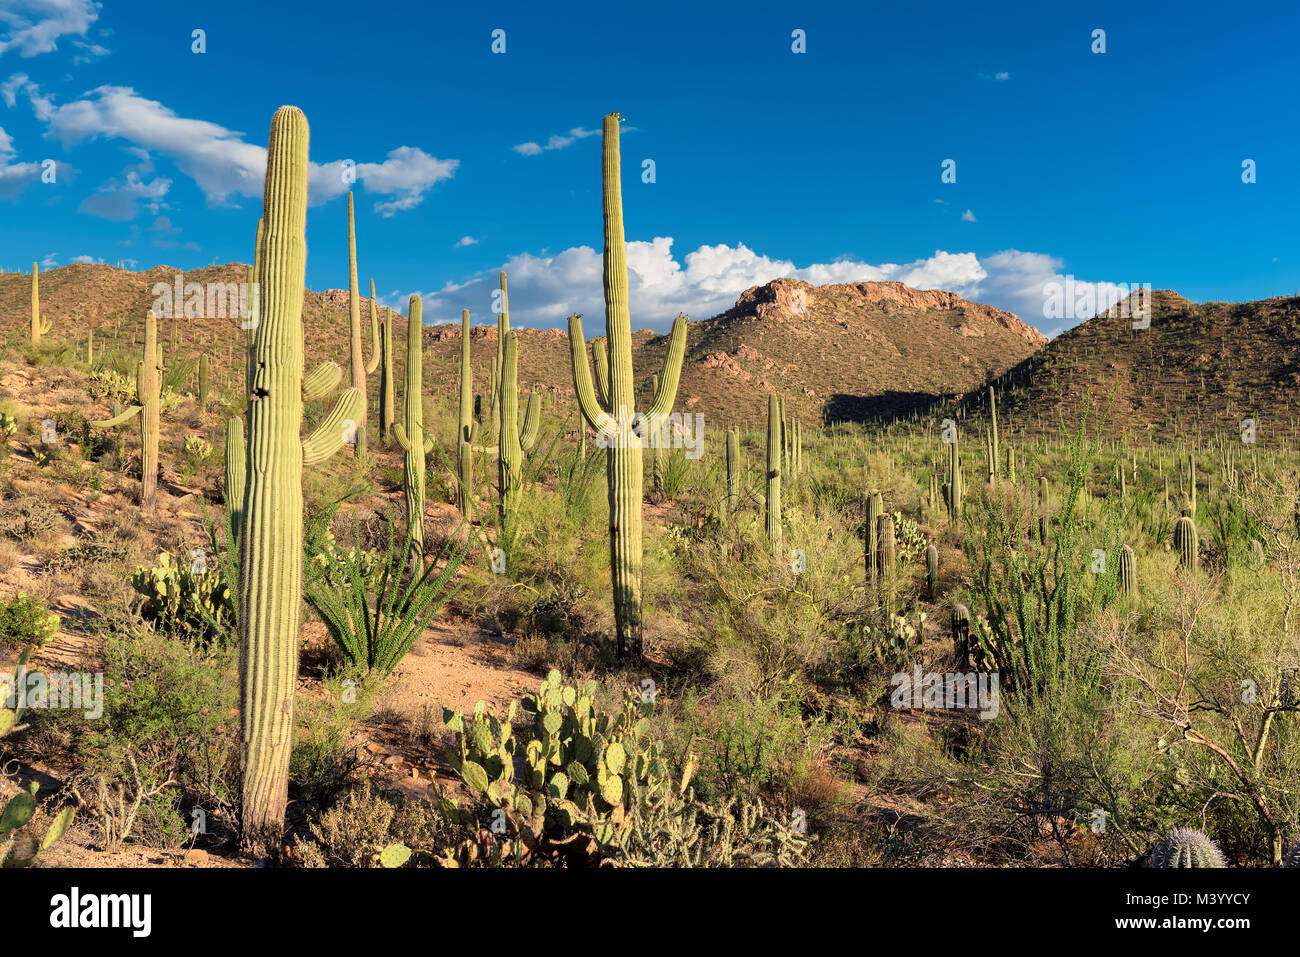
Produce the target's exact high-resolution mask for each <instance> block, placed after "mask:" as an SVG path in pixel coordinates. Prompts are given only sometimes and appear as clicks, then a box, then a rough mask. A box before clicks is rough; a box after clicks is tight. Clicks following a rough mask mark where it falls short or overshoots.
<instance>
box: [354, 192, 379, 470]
mask: <svg viewBox="0 0 1300 957" xmlns="http://www.w3.org/2000/svg"><path fill="white" fill-rule="evenodd" d="M373 302H374V300H373V299H371V303H373ZM373 308H374V306H373V305H372V306H371V309H373ZM348 323H349V333H350V342H351V348H350V352H351V358H352V365H351V371H352V388H354V389H356V390H357V391H358V392H360V393H361V418H359V419H358V420H357V432H356V441H355V443H354V445H353V449H352V451H353V454H354V455H356V457H357V459H358V460H361V461H364V460H365V457H366V414H365V408H366V362H365V359H364V358H363V356H362V355H361V299H360V296H359V293H358V290H357V227H356V219H355V217H354V216H353V210H352V191H351V190H348Z"/></svg>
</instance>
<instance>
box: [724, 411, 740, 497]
mask: <svg viewBox="0 0 1300 957" xmlns="http://www.w3.org/2000/svg"><path fill="white" fill-rule="evenodd" d="M739 501H740V432H739V430H737V429H728V430H727V514H731V513H732V512H734V511H735V510H736V505H737V503H738V502H739Z"/></svg>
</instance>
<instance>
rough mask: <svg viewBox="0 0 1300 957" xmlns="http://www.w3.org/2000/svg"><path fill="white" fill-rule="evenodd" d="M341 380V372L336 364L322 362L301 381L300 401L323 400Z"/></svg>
mask: <svg viewBox="0 0 1300 957" xmlns="http://www.w3.org/2000/svg"><path fill="white" fill-rule="evenodd" d="M342 380H343V370H342V369H340V368H339V366H338V365H337V363H334V362H322V363H321V364H320V365H318V366H317V367H316V368H314V369H312V370H311V372H309V373H308V374H307V377H306V378H305V379H303V380H302V400H303V401H304V402H315V401H316V400H317V399H323V398H325V396H327V395H329V394H330V393H331V392H333V391H334V389H335V387H337V386H338V384H339V382H341V381H342Z"/></svg>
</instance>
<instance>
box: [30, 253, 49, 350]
mask: <svg viewBox="0 0 1300 957" xmlns="http://www.w3.org/2000/svg"><path fill="white" fill-rule="evenodd" d="M49 331H50V324H49V322H48V321H46V319H45V318H44V317H43V316H42V315H41V268H40V266H39V265H37V264H36V263H32V345H34V346H39V345H40V344H41V336H43V335H45V334H46V333H48V332H49Z"/></svg>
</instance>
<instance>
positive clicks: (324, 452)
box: [239, 106, 364, 854]
mask: <svg viewBox="0 0 1300 957" xmlns="http://www.w3.org/2000/svg"><path fill="white" fill-rule="evenodd" d="M309 135H310V134H309V131H308V127H307V117H306V116H304V115H303V113H302V111H301V110H299V109H298V108H297V107H292V106H285V107H281V108H280V109H279V110H278V111H276V114H275V117H274V118H273V119H272V120H271V133H270V143H269V145H268V147H267V158H266V184H265V188H264V194H263V210H264V213H263V220H264V228H263V234H262V249H261V250H260V257H259V259H260V263H259V265H260V271H261V275H260V277H259V279H260V283H261V290H262V293H263V295H262V305H261V315H260V319H259V322H258V324H257V328H256V329H255V330H254V336H253V355H252V359H253V363H252V367H253V375H252V390H251V392H250V394H249V398H248V410H247V419H248V442H247V455H246V462H245V470H246V471H245V489H244V496H243V500H244V505H243V522H242V525H241V528H240V533H239V556H240V580H239V624H240V630H241V632H242V635H241V638H242V640H241V644H240V660H239V675H240V716H241V729H242V731H241V748H240V759H241V762H240V763H241V768H242V771H243V800H242V805H241V808H242V810H241V820H240V841H241V844H242V846H243V847H244V849H245V850H246V851H248V852H251V853H254V854H264V853H268V852H270V853H273V852H275V851H277V850H278V848H279V846H280V843H281V840H282V838H283V832H284V812H285V803H286V800H287V797H288V788H289V754H290V751H291V750H292V748H293V730H294V723H293V692H294V685H295V682H296V679H297V674H298V624H299V620H300V617H301V604H302V524H303V518H302V513H303V504H302V470H303V466H304V465H312V464H315V463H317V462H321V461H324V460H325V459H327V458H328V457H329V456H331V455H333V454H334V453H335V452H337V451H338V450H339V448H340V447H341V446H342V445H343V444H344V442H345V441H346V440H347V438H348V432H349V430H350V428H353V427H355V424H356V423H357V422H359V421H360V419H361V415H362V413H363V412H364V405H363V399H362V396H361V393H360V392H358V391H357V390H355V389H348V390H346V391H345V392H344V393H343V394H342V395H341V396H340V397H339V401H338V403H337V404H336V405H335V407H334V409H333V410H332V411H331V412H330V414H329V415H328V416H326V418H325V420H324V421H323V422H322V423H321V425H320V428H319V429H318V430H317V431H316V432H315V433H314V434H313V435H312V436H311V437H310V438H307V439H303V438H301V437H300V435H299V430H300V429H301V427H302V402H303V398H302V392H303V329H302V298H303V280H304V276H305V273H306V268H307V239H306V222H307V177H308V162H307V156H308V139H309Z"/></svg>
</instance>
